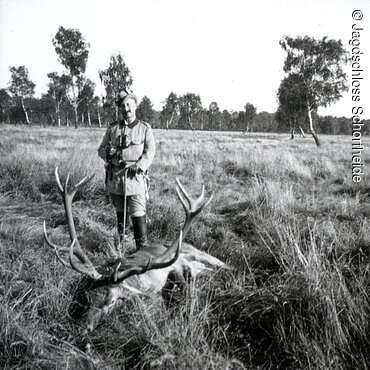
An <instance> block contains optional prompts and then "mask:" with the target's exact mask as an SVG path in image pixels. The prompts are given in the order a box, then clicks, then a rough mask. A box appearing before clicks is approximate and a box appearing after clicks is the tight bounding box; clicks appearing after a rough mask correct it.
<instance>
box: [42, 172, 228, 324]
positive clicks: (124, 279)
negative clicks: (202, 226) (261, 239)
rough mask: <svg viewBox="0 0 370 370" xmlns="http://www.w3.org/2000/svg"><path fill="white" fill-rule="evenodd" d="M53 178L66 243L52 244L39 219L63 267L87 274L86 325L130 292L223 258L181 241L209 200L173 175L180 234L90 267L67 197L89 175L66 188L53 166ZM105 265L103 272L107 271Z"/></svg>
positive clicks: (181, 279)
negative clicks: (67, 237)
mask: <svg viewBox="0 0 370 370" xmlns="http://www.w3.org/2000/svg"><path fill="white" fill-rule="evenodd" d="M55 177H56V182H57V185H58V188H59V191H60V192H61V194H62V196H63V201H64V207H65V211H66V217H67V221H68V227H69V234H70V238H71V246H70V247H69V248H67V247H59V246H57V245H55V244H54V243H53V242H52V241H51V240H50V239H49V237H48V235H47V233H46V226H45V222H44V236H45V240H46V242H47V243H48V245H50V246H51V247H52V248H54V250H55V252H56V255H57V257H58V259H59V260H60V261H61V262H62V263H63V264H64V265H65V266H67V267H69V268H72V269H74V270H75V271H77V272H79V273H81V274H83V275H85V276H87V277H88V280H89V284H87V286H88V288H87V290H88V291H87V292H86V293H90V296H91V297H90V301H91V307H90V308H89V310H88V313H87V315H86V324H87V329H89V330H93V329H94V328H95V327H96V325H97V324H98V323H99V319H100V317H101V315H102V314H103V313H108V312H109V311H110V310H111V309H112V308H113V306H114V305H115V304H116V303H117V302H118V301H119V300H122V299H125V298H127V297H129V296H131V295H133V294H153V293H158V292H160V291H162V290H163V289H170V288H171V287H172V286H173V285H174V284H178V285H179V286H180V287H183V286H184V285H185V283H186V278H187V277H188V276H191V277H193V278H194V277H196V275H197V274H198V273H200V272H202V271H204V270H208V269H209V267H207V265H210V266H219V267H224V266H225V264H224V263H223V262H222V261H220V260H218V259H217V258H215V257H212V256H210V255H209V254H207V253H205V252H202V251H200V250H199V249H197V248H195V247H193V246H192V245H190V244H187V243H182V239H183V237H184V236H185V234H186V233H187V232H188V230H189V228H190V225H191V223H192V222H193V220H194V219H195V217H196V216H197V215H198V214H199V213H200V212H201V210H202V209H203V208H204V207H205V206H206V205H207V204H208V203H209V202H210V201H211V199H212V195H213V194H212V195H211V196H210V198H209V199H208V200H206V199H205V198H204V187H203V189H202V194H201V195H200V196H199V197H198V198H197V199H193V198H191V197H190V196H189V195H188V193H187V192H186V190H185V189H184V187H183V186H182V185H181V183H180V181H179V180H177V179H176V181H177V183H178V186H177V188H176V191H177V194H178V197H179V199H180V201H181V203H182V205H183V207H184V210H185V214H186V220H185V224H184V226H183V228H182V230H181V231H180V235H179V237H178V238H177V239H176V240H175V241H174V242H173V243H172V245H170V246H166V245H163V244H154V245H150V246H148V247H146V248H145V249H141V250H138V251H136V252H135V253H133V254H132V255H130V256H126V257H124V258H122V259H119V260H116V261H115V262H114V263H113V264H109V268H108V269H107V266H102V268H95V267H94V265H93V264H92V263H91V261H90V260H89V258H88V257H87V255H86V254H85V253H84V251H83V250H82V248H81V246H80V244H79V242H78V238H77V234H76V230H75V226H74V221H73V215H72V201H73V197H74V195H75V194H76V192H77V190H78V189H79V188H81V187H82V186H83V185H84V184H86V183H87V182H88V181H89V180H90V179H91V178H92V177H89V178H87V177H85V178H84V179H83V180H81V181H80V182H79V183H78V184H77V185H75V186H74V187H73V188H72V190H71V191H69V190H68V179H69V176H68V177H67V180H66V182H65V184H64V186H62V184H61V182H60V179H59V175H58V168H56V169H55ZM60 252H68V253H69V262H67V261H66V260H65V259H63V258H62V257H61V256H60ZM107 270H108V272H107Z"/></svg>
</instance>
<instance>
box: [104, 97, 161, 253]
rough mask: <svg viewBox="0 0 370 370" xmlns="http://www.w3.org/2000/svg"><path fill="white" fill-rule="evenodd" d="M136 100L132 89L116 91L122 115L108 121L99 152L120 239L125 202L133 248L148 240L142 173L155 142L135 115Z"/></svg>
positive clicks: (142, 246)
mask: <svg viewBox="0 0 370 370" xmlns="http://www.w3.org/2000/svg"><path fill="white" fill-rule="evenodd" d="M137 103H138V102H137V96H136V95H135V94H134V93H132V92H131V93H129V92H127V91H121V92H120V93H119V94H118V96H117V100H116V104H117V106H118V108H119V111H120V113H121V115H122V118H123V119H122V120H119V121H115V122H113V123H111V124H110V125H109V127H108V129H107V131H106V133H105V135H104V138H103V141H102V142H101V144H100V147H99V149H98V154H99V156H100V157H101V158H102V159H103V160H104V161H105V162H106V168H107V172H106V188H107V192H108V193H109V197H110V199H111V201H112V203H113V205H114V207H115V209H116V213H117V229H118V234H119V237H120V241H122V239H123V237H124V235H123V230H124V218H125V203H126V205H127V207H126V209H127V210H128V212H129V215H130V216H131V219H132V225H133V229H134V238H135V243H136V248H137V249H140V248H144V247H145V246H146V244H147V228H146V199H147V182H146V176H145V175H146V171H147V170H148V168H149V166H150V165H151V163H152V161H153V158H154V154H155V142H154V136H153V130H152V128H151V127H150V125H149V124H148V123H146V122H143V121H140V120H138V119H137V118H136V108H137ZM125 198H126V199H125Z"/></svg>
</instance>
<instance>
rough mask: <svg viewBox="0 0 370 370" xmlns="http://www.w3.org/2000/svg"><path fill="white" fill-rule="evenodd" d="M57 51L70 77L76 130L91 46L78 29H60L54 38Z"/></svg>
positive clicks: (69, 91) (70, 96)
mask: <svg viewBox="0 0 370 370" xmlns="http://www.w3.org/2000/svg"><path fill="white" fill-rule="evenodd" d="M53 45H54V47H55V51H56V53H57V54H58V56H59V61H60V62H61V63H62V64H63V65H64V67H66V68H67V70H68V72H69V77H70V79H71V80H70V84H69V85H68V87H69V88H68V94H67V97H68V99H69V102H70V103H71V105H72V107H73V110H74V114H75V128H77V127H78V106H79V103H80V101H79V95H80V92H81V89H82V87H83V76H84V73H85V70H86V63H87V59H88V56H89V50H88V48H89V47H90V45H89V44H88V43H87V42H86V41H85V39H84V38H83V36H82V34H81V32H80V31H79V30H77V29H71V28H68V29H66V28H64V27H62V26H60V27H59V29H58V32H57V33H56V35H55V37H54V38H53Z"/></svg>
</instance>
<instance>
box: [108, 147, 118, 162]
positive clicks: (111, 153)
mask: <svg viewBox="0 0 370 370" xmlns="http://www.w3.org/2000/svg"><path fill="white" fill-rule="evenodd" d="M116 152H117V151H116V148H115V147H113V146H111V145H108V146H106V147H105V157H106V158H107V161H109V160H110V159H111V158H112V157H113V156H114V155H115V154H116Z"/></svg>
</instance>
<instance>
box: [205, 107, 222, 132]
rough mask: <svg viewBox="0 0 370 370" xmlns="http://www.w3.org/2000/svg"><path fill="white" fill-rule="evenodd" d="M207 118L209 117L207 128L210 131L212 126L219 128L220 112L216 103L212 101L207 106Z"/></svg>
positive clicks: (212, 128)
mask: <svg viewBox="0 0 370 370" xmlns="http://www.w3.org/2000/svg"><path fill="white" fill-rule="evenodd" d="M207 113H208V119H209V128H210V130H211V131H213V130H214V127H218V129H220V124H221V123H220V122H221V112H220V108H219V107H218V104H217V103H216V102H215V101H214V102H212V103H211V104H210V105H209V107H208V112H207Z"/></svg>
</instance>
